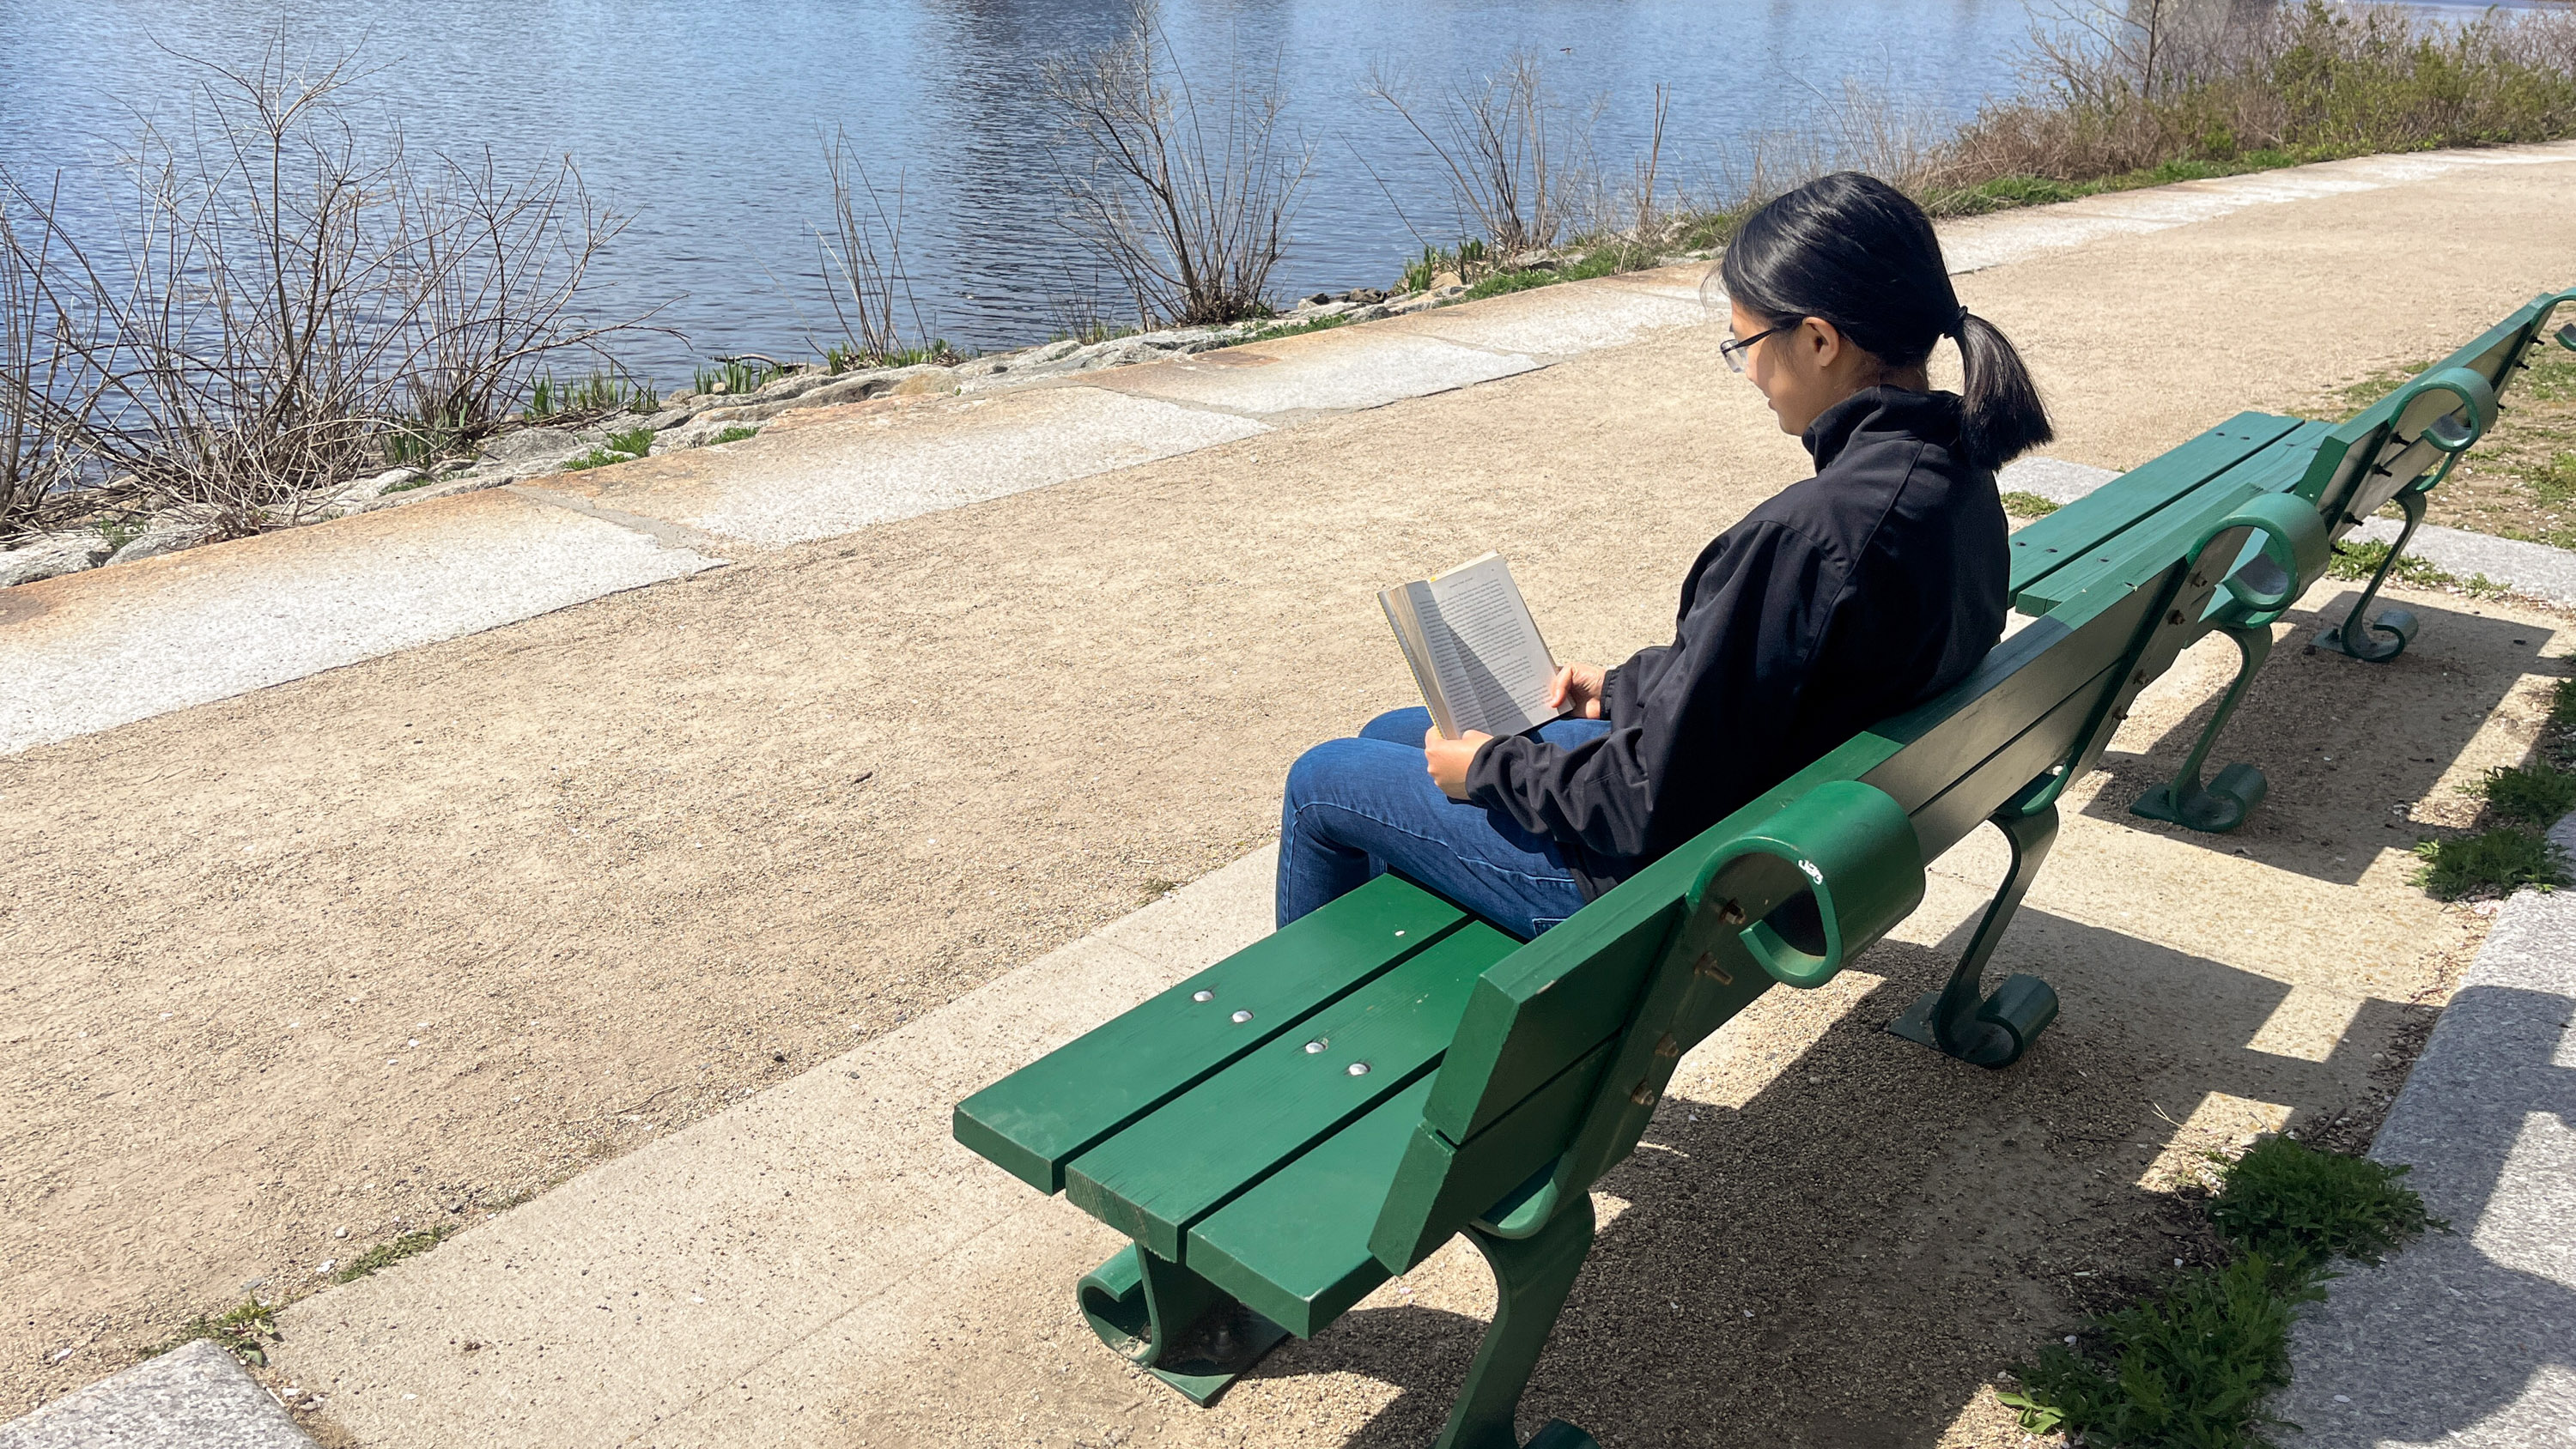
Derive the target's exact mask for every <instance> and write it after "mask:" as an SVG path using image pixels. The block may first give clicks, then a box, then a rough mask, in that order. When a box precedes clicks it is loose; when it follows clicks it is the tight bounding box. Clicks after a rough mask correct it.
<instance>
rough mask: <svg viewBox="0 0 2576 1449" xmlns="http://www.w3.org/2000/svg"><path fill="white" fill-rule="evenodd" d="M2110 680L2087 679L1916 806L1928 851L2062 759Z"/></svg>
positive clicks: (1951, 840) (1962, 834)
mask: <svg viewBox="0 0 2576 1449" xmlns="http://www.w3.org/2000/svg"><path fill="white" fill-rule="evenodd" d="M2119 667H2120V664H2119V662H2118V656H2116V655H2114V656H2113V663H2112V668H2113V669H2117V668H2119ZM2108 672H2109V671H2105V673H2108ZM2111 684H2112V681H2110V680H2107V679H2105V678H2104V677H2103V676H2102V675H2100V674H2097V675H2095V676H2094V677H2093V678H2091V679H2089V680H2086V681H2085V682H2084V686H2083V687H2082V688H2081V689H2078V690H2076V691H2075V692H2074V693H2072V694H2070V695H2068V696H2067V697H2066V698H2065V699H2064V700H2062V701H2060V702H2059V703H2058V704H2057V706H2056V707H2055V708H2053V709H2051V710H2050V711H2049V712H2048V713H2047V714H2046V715H2045V716H2043V717H2041V718H2040V720H2039V721H2038V722H2037V723H2035V724H2033V725H2032V726H2031V727H2030V728H2029V729H2026V730H2024V731H2022V732H2021V733H2020V734H2019V735H2016V736H2015V737H2013V739H2012V740H2011V741H2009V742H2008V743H2006V744H2005V745H2004V747H2003V748H2001V749H1999V750H1997V751H1995V752H1994V753H1993V754H1991V755H1989V756H1987V757H1986V759H1985V760H1984V761H1983V762H1981V763H1979V764H1978V765H1977V766H1976V767H1975V768H1973V769H1971V770H1969V771H1968V772H1967V773H1966V774H1964V775H1962V776H1960V777H1959V778H1958V779H1957V780H1955V781H1952V782H1951V783H1950V784H1949V785H1948V786H1947V787H1946V788H1945V789H1943V790H1942V791H1941V793H1939V794H1938V795H1935V796H1933V797H1932V798H1931V799H1930V800H1927V801H1925V802H1924V803H1923V804H1922V805H1920V806H1917V807H1916V808H1915V809H1914V810H1913V811H1912V812H1911V815H1912V818H1913V821H1914V834H1915V838H1916V839H1918V840H1920V841H1922V842H1923V850H1924V853H1925V854H1926V855H1930V854H1932V853H1934V852H1935V851H1936V850H1939V849H1947V848H1948V847H1949V846H1951V845H1955V844H1957V843H1958V842H1959V841H1961V840H1963V839H1966V838H1967V836H1968V834H1969V832H1971V831H1973V830H1975V829H1976V828H1977V827H1978V826H1979V825H1982V824H1984V823H1985V821H1986V817H1988V816H1990V815H1992V814H1994V813H1995V812H1996V811H1997V810H1999V809H2001V808H2003V804H2004V802H2005V801H2007V800H2010V799H2011V798H2013V796H2015V795H2017V794H2019V793H2021V791H2022V789H2023V788H2024V787H2025V786H2027V785H2029V784H2030V782H2031V781H2033V780H2035V779H2037V778H2039V776H2040V774H2041V773H2042V772H2043V771H2045V770H2047V769H2048V767H2049V766H2051V765H2053V764H2057V763H2059V762H2060V761H2063V760H2064V759H2065V758H2066V752H2067V751H2068V750H2070V749H2072V748H2074V746H2075V743H2076V741H2077V739H2078V738H2080V737H2081V736H2082V734H2083V732H2084V727H2085V726H2086V725H2087V724H2088V723H2090V722H2091V721H2092V719H2093V717H2094V716H2093V710H2094V707H2095V706H2096V705H2097V704H2099V703H2100V702H2101V699H2102V692H2103V691H2104V690H2105V689H2106V688H2109V687H2111ZM1866 778H1867V777H1864V779H1866ZM1868 783H1871V784H1875V783H1877V782H1876V781H1868Z"/></svg>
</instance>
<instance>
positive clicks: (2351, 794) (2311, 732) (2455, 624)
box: [2084, 589, 2565, 885]
mask: <svg viewBox="0 0 2576 1449" xmlns="http://www.w3.org/2000/svg"><path fill="white" fill-rule="evenodd" d="M2359 597H2360V591H2359V590H2357V589H2353V590H2345V591H2343V592H2340V593H2338V594H2336V595H2335V596H2334V597H2332V598H2331V599H2329V600H2327V601H2326V603H2325V604H2324V606H2323V607H2321V608H2319V609H2316V610H2313V611H2311V610H2296V611H2293V612H2292V613H2291V614H2290V615H2289V616H2288V617H2287V621H2286V622H2287V623H2288V624H2289V625H2290V626H2291V627H2290V630H2289V632H2288V633H2287V634H2285V635H2283V636H2282V637H2281V638H2280V640H2279V641H2278V642H2277V643H2275V644H2274V645H2273V648H2272V657H2271V659H2270V660H2269V662H2267V663H2266V664H2265V665H2264V668H2263V672H2262V673H2261V674H2259V675H2257V676H2256V677H2255V681H2254V685H2253V687H2252V688H2251V689H2249V690H2248V691H2246V697H2245V702H2244V704H2243V705H2241V706H2239V707H2238V709H2237V711H2236V715H2235V717H2234V718H2233V719H2231V720H2229V721H2228V723H2227V728H2226V730H2225V731H2224V732H2223V733H2222V734H2220V736H2219V739H2218V744H2217V747H2216V748H2214V749H2213V750H2211V752H2210V759H2209V764H2208V766H2207V768H2206V769H2205V770H2204V771H2203V774H2202V778H2203V779H2210V778H2214V777H2215V776H2216V775H2217V774H2218V772H2219V770H2220V769H2221V768H2223V767H2224V766H2226V765H2227V764H2229V763H2230V762H2233V761H2238V760H2242V761H2246V762H2248V763H2251V764H2253V765H2255V766H2257V767H2259V768H2260V769H2261V770H2262V771H2263V773H2264V775H2265V776H2266V777H2268V778H2269V779H2270V781H2271V793H2270V794H2269V795H2267V796H2266V797H2265V798H2264V802H2263V804H2262V805H2261V806H2260V807H2259V808H2257V809H2256V810H2255V812H2254V814H2253V816H2252V818H2250V819H2248V820H2247V821H2246V822H2245V824H2244V826H2243V827H2242V828H2240V829H2238V830H2236V831H2234V832H2231V833H2229V834H2226V835H2203V834H2199V833H2197V832H2194V831H2190V830H2185V829H2183V828H2181V827H2180V826H2174V825H2164V824H2160V823H2155V822H2150V821H2146V820H2143V819H2140V818H2139V817H2137V816H2133V815H2131V814H2130V813H2129V807H2130V806H2131V805H2132V804H2134V803H2136V801H2137V799H2138V797H2139V796H2140V795H2142V794H2144V793H2146V791H2147V790H2148V789H2149V788H2150V787H2152V786H2155V785H2159V784H2162V783H2164V782H2165V781H2166V780H2169V779H2171V778H2173V775H2174V772H2175V771H2176V770H2178V769H2180V768H2181V766H2182V763H2183V760H2184V758H2185V757H2186V756H2188V755H2189V754H2190V753H2191V747H2192V746H2193V744H2195V743H2196V742H2198V740H2199V739H2200V732H2201V731H2202V730H2203V729H2206V728H2207V727H2208V725H2209V720H2210V717H2211V716H2212V715H2213V714H2215V713H2216V712H2217V709H2218V694H2217V692H2216V691H2215V690H2213V691H2212V693H2211V696H2210V698H2208V699H2206V700H2203V701H2202V702H2201V704H2200V706H2199V707H2198V708H2196V709H2194V710H2193V711H2192V712H2191V713H2190V714H2189V715H2186V716H2185V717H2184V718H2183V719H2182V721H2181V722H2180V723H2179V724H2177V725H2175V726H2174V727H2173V728H2172V729H2170V730H2168V731H2166V732H2165V734H2164V736H2163V737H2162V738H2160V739H2158V740H2157V741H2156V742H2155V743H2154V744H2152V745H2150V746H2148V747H2147V749H2146V751H2145V752H2144V753H2143V754H2129V753H2125V752H2115V753H2112V754H2109V755H2106V756H2105V757H2104V759H2103V761H2102V766H2103V768H2104V769H2105V770H2106V771H2108V772H2109V774H2110V776H2111V778H2110V780H2109V781H2107V782H2106V783H2105V784H2104V785H2103V787H2102V789H2101V790H2100V791H2099V792H2097V793H2096V794H2095V795H2094V797H2093V801H2092V803H2091V804H2089V805H2087V806H2086V807H2085V809H2084V813H2085V814H2087V815H2089V816H2092V817H2094V818H2095V819H2099V820H2108V821H2112V822H2115V823H2118V824H2123V825H2129V826H2133V827H2136V828H2138V829H2142V830H2151V831H2155V832H2156V833H2158V834H2162V835H2165V836H2168V837H2170V838H2172V839H2175V840H2180V841H2188V842H2190V843H2192V844H2194V845H2198V846H2202V847H2204V848H2206V849H2210V850H2214V851H2218V852H2221V853H2226V854H2235V853H2239V852H2240V851H2241V852H2242V853H2244V854H2247V855H2250V856H2251V857H2252V858H2253V859H2255V860H2258V861H2261V862H2262V863H2264V864H2266V865H2270V866H2274V867H2277V868H2279V869H2281V870H2286V871H2292V872H2295V873H2297V874H2299V875H2304V876H2307V877H2309V878H2311V879H2314V880H2322V881H2331V882H2333V883H2335V884H2338V885H2352V884H2355V883H2357V882H2358V881H2359V880H2360V879H2361V875H2362V872H2363V871H2364V870H2365V869H2367V868H2368V867H2369V865H2370V862H2371V859H2372V852H2371V851H2370V850H2369V849H2366V848H2365V849H2353V848H2351V847H2352V844H2353V842H2354V839H2355V837H2356V836H2357V835H2358V834H2359V833H2361V832H2356V831H2353V830H2351V829H2348V828H2346V827H2347V825H2348V824H2349V822H2348V821H2346V820H2344V819H2341V818H2339V817H2341V816H2344V815H2345V814H2347V813H2354V812H2358V813H2364V814H2372V813H2375V814H2376V816H2377V817H2378V824H2377V825H2376V826H2375V827H2364V829H2365V830H2369V831H2375V833H2377V834H2380V835H2384V836H2386V837H2387V838H2386V840H2384V841H2382V842H2380V844H2381V845H2383V846H2399V847H2403V846H2410V845H2412V844H2414V843H2415V841H2416V839H2417V838H2418V836H2419V834H2420V833H2422V832H2420V831H2419V829H2418V823H2419V822H2416V821H2415V820H2413V819H2412V818H2411V814H2412V811H2413V807H2414V806H2415V805H2416V803H2417V802H2419V801H2425V800H2426V797H2427V796H2437V792H2438V791H2439V788H2440V785H2441V782H2442V777H2443V775H2444V773H2445V772H2446V771H2448V770H2450V769H2451V768H2452V766H2453V765H2454V764H2456V763H2457V762H2458V760H2459V758H2460V756H2461V754H2462V753H2463V752H2464V751H2465V750H2466V749H2467V748H2468V746H2469V743H2470V741H2471V740H2473V739H2474V738H2476V736H2477V733H2478V731H2479V729H2480V727H2482V726H2483V725H2484V724H2485V723H2486V720H2487V717H2488V716H2489V715H2491V714H2493V713H2494V712H2495V710H2496V707H2497V706H2498V705H2499V704H2501V703H2503V701H2504V699H2505V696H2506V695H2507V694H2509V693H2511V692H2512V690H2513V688H2514V686H2515V684H2516V683H2518V682H2519V681H2520V680H2521V679H2522V678H2523V677H2524V676H2525V675H2528V674H2534V673H2539V674H2557V673H2560V672H2562V671H2563V670H2564V668H2565V666H2564V664H2562V663H2561V662H2560V661H2557V660H2554V659H2543V658H2541V657H2540V651H2541V648H2542V646H2544V645H2546V644H2548V643H2549V641H2550V632H2549V630H2548V628H2547V627H2546V626H2543V625H2536V624H2530V623H2524V622H2520V621H2517V620H2514V619H2508V618H2498V617H2495V616H2493V615H2490V614H2484V613H2480V612H2477V608H2478V606H2477V605H2476V604H2475V603H2474V602H2473V601H2460V603H2459V604H2458V606H2456V607H2452V606H2446V605H2444V604H2441V603H2434V602H2429V601H2428V596H2423V595H2408V596H2407V597H2405V598H2403V599H2383V600H2382V602H2381V604H2380V605H2378V606H2377V607H2381V608H2384V607H2389V606H2391V605H2393V606H2395V607H2399V608H2404V609H2407V610H2410V611H2411V612H2413V613H2414V615H2415V616H2416V618H2417V620H2418V621H2419V626H2420V627H2419V628H2418V631H2417V633H2416V635H2415V639H2414V642H2413V643H2411V644H2410V645H2408V647H2407V649H2406V652H2404V653H2403V654H2400V655H2398V656H2397V657H2396V658H2395V659H2393V660H2390V661H2389V662H2387V663H2385V664H2365V663H2362V662H2361V661H2360V660H2357V659H2353V658H2351V657H2349V656H2346V655H2342V654H2337V653H2333V652H2330V651H2327V650H2320V649H2315V648H2313V647H2312V642H2311V641H2313V640H2314V639H2315V638H2316V635H2317V631H2318V630H2320V629H2323V628H2325V627H2327V626H2328V625H2330V624H2335V623H2340V622H2342V620H2343V618H2344V616H2345V615H2346V614H2348V613H2349V612H2351V609H2352V605H2353V601H2354V600H2355V599H2357V598H2359ZM2429 597H2430V598H2435V599H2438V598H2440V597H2441V596H2439V595H2434V596H2429ZM2392 741H2403V742H2404V745H2403V747H2402V749H2401V748H2398V747H2392V744H2391V742H2392ZM2428 803H2435V804H2438V803H2439V801H2438V796H2437V799H2436V800H2435V801H2433V802H2428ZM2433 823H2451V822H2449V821H2446V820H2438V819H2437V820H2436V821H2435V822H2433Z"/></svg>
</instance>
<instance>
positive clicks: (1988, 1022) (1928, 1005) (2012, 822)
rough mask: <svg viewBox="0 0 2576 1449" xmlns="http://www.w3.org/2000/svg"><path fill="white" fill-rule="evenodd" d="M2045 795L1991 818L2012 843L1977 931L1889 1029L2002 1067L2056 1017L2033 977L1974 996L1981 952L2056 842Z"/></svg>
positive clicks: (2048, 995) (2046, 990) (2049, 996)
mask: <svg viewBox="0 0 2576 1449" xmlns="http://www.w3.org/2000/svg"><path fill="white" fill-rule="evenodd" d="M2049 799H2050V803H2049V804H2046V805H2043V806H2041V807H2039V808H2038V809H2036V810H2033V811H2030V812H2029V813H2027V814H2022V813H2018V812H2013V811H2009V810H2008V811H2006V812H2005V813H2001V814H1997V815H1995V816H1994V817H1992V818H1993V820H1994V823H1995V825H1996V826H1997V827H1998V828H1999V829H2001V830H2002V831H2003V833H2004V838H2005V839H2006V840H2008V841H2011V842H2012V873H2011V874H2010V875H2008V876H2006V877H2005V878H2004V883H2003V888H2002V889H2001V890H1998V891H1996V892H1995V898H1994V900H1993V901H1991V902H1989V903H1988V904H1987V906H1986V915H1985V919H1984V920H1982V921H1979V922H1978V923H1977V934H1976V935H1975V936H1974V937H1972V938H1970V940H1969V942H1968V950H1967V953H1966V954H1965V955H1963V956H1961V957H1960V958H1959V967H1958V969H1957V970H1955V971H1953V972H1951V973H1950V984H1949V985H1947V986H1944V987H1942V988H1941V989H1940V990H1939V991H1934V992H1928V993H1926V994H1925V995H1924V997H1923V999H1922V1000H1920V1001H1917V1002H1915V1003H1914V1005H1913V1007H1912V1009H1910V1010H1908V1011H1907V1012H1906V1013H1905V1014H1904V1015H1903V1016H1900V1017H1898V1018H1897V1019H1896V1020H1894V1021H1892V1022H1890V1023H1888V1027H1887V1029H1888V1030H1889V1031H1892V1032H1894V1033H1896V1034H1897V1035H1898V1036H1901V1037H1903V1038H1905V1039H1906V1040H1907V1041H1914V1042H1921V1043H1922V1044H1923V1045H1925V1046H1928V1047H1931V1048H1932V1049H1933V1050H1935V1051H1939V1052H1944V1053H1947V1054H1948V1055H1950V1056H1954V1057H1957V1058H1958V1059H1959V1060H1961V1061H1963V1062H1969V1063H1972V1064H1974V1065H1976V1066H1980V1067H2002V1066H2009V1065H2011V1064H2012V1063H2013V1061H2014V1060H2015V1059H2017V1058H2019V1057H2020V1056H2021V1054H2022V1053H2023V1052H2025V1051H2027V1050H2029V1049H2030V1044H2031V1043H2032V1042H2033V1041H2034V1040H2036V1039H2038V1036H2039V1034H2040V1033H2041V1032H2043V1031H2046V1030H2047V1029H2048V1024H2049V1023H2050V1022H2052V1021H2055V1020H2056V1019H2057V992H2056V991H2055V990H2054V989H2052V988H2051V987H2050V986H2049V984H2048V983H2047V982H2045V981H2042V980H2040V979H2039V978H2038V977H2036V976H2014V977H2010V978H2008V979H2007V980H2006V981H2005V982H2004V984H2003V985H2001V986H1999V987H1997V988H1995V994H1994V995H1992V996H1984V995H1982V994H1981V993H1982V991H1983V989H1984V988H1983V982H1982V980H1981V978H1982V977H1983V976H1984V975H1985V970H1986V958H1988V957H1990V956H1992V955H1994V954H1995V945H1996V943H1997V942H1999V941H2001V940H2002V939H2003V934H2004V927H2005V926H2007V925H2009V924H2011V922H2012V918H2013V912H2015V911H2017V910H2019V909H2021V898H2022V897H2023V896H2024V895H2026V894H2028V893H2029V891H2030V882H2031V878H2032V877H2034V876H2036V875H2038V874H2039V866H2040V862H2041V861H2043V860H2046V859H2047V858H2048V848H2049V846H2051V845H2053V844H2055V843H2056V841H2057V805H2056V803H2055V794H2054V792H2053V791H2052V792H2050V796H2049Z"/></svg>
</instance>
